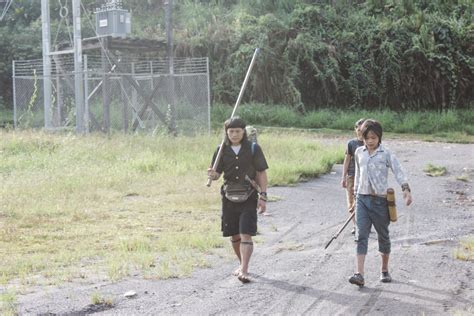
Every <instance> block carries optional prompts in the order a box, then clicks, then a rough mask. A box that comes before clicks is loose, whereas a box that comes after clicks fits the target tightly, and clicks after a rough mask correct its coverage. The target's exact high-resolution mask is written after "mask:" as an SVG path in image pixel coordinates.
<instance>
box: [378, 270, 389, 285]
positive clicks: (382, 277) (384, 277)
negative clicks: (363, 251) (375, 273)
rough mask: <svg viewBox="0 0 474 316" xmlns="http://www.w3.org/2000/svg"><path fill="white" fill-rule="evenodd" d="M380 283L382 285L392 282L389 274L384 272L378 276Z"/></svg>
mask: <svg viewBox="0 0 474 316" xmlns="http://www.w3.org/2000/svg"><path fill="white" fill-rule="evenodd" d="M380 281H381V282H383V283H389V282H392V277H391V276H390V273H388V271H384V272H382V273H381V274H380Z"/></svg>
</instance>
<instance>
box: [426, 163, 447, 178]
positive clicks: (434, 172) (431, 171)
mask: <svg viewBox="0 0 474 316" xmlns="http://www.w3.org/2000/svg"><path fill="white" fill-rule="evenodd" d="M423 171H424V172H425V174H426V175H428V176H430V177H440V176H443V175H444V174H445V173H446V171H447V170H446V167H443V166H437V165H434V164H432V163H428V164H427V165H426V167H425V168H424V169H423Z"/></svg>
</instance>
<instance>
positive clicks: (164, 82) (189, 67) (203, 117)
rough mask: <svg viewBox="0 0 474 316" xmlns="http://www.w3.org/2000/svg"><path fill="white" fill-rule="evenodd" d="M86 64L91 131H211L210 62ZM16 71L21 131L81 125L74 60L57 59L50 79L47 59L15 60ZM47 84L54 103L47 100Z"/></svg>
mask: <svg viewBox="0 0 474 316" xmlns="http://www.w3.org/2000/svg"><path fill="white" fill-rule="evenodd" d="M83 63H84V71H83V73H82V74H83V80H84V103H85V104H84V109H85V121H86V122H85V124H86V126H85V128H86V130H88V131H97V130H99V131H109V130H123V131H139V130H146V131H151V132H153V133H170V132H171V133H174V134H194V133H196V132H202V131H206V132H208V131H210V87H209V62H208V59H207V58H175V59H174V62H173V67H170V66H169V63H168V60H164V59H162V60H139V59H132V58H127V57H123V56H122V57H120V58H117V59H115V58H114V59H112V60H111V59H109V58H108V57H107V56H97V55H92V56H86V55H84V62H83ZM13 70H14V71H13V90H14V91H13V93H14V124H15V127H18V128H38V127H48V128H49V129H68V128H70V129H74V128H75V127H76V106H75V81H74V79H75V78H74V60H73V56H53V58H51V67H50V75H47V76H45V75H44V73H43V62H42V60H29V61H14V63H13ZM170 73H172V75H171V74H170ZM45 80H48V82H50V85H51V101H50V102H48V103H50V104H45V102H44V81H45ZM45 113H48V117H45ZM47 120H48V123H49V124H46V121H47Z"/></svg>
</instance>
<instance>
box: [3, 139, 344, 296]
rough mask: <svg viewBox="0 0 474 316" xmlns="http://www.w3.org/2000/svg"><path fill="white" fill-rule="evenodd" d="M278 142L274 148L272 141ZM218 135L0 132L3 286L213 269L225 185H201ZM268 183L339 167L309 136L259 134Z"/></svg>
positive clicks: (336, 153)
mask: <svg viewBox="0 0 474 316" xmlns="http://www.w3.org/2000/svg"><path fill="white" fill-rule="evenodd" d="M276 140H278V141H276ZM218 143H220V136H219V135H213V136H211V137H209V136H201V137H178V138H167V137H164V136H158V137H152V136H144V135H122V134H117V135H112V136H109V137H107V136H104V135H89V136H84V137H79V136H76V135H75V134H67V135H65V134H47V133H42V132H29V131H23V132H5V131H0V177H1V184H0V257H1V258H2V260H1V262H0V281H1V283H2V284H3V285H4V286H5V288H7V287H9V286H12V285H18V284H20V285H22V286H25V287H28V286H30V285H44V284H59V283H61V282H68V281H74V280H79V281H81V280H82V281H85V280H90V279H95V280H103V279H109V280H118V279H120V278H123V277H126V276H129V275H137V274H140V275H143V276H145V277H148V278H169V277H180V276H184V275H189V274H190V273H191V272H192V270H193V269H194V268H196V267H205V266H209V263H208V262H207V261H206V255H207V254H211V253H214V252H216V251H219V249H222V248H223V247H229V246H228V245H227V240H225V239H224V238H222V237H221V234H220V231H219V227H220V196H219V187H220V184H221V182H220V181H222V180H220V181H218V182H216V183H213V185H212V186H211V188H208V187H206V186H205V183H206V180H207V177H206V169H207V167H208V166H209V164H210V159H211V156H212V153H213V151H214V150H215V148H216V144H218ZM259 143H260V144H261V146H262V147H263V149H264V152H265V154H266V157H267V160H268V162H269V165H270V169H269V179H270V183H271V184H273V185H274V184H282V185H283V184H289V183H294V182H296V181H298V180H299V179H301V178H302V177H311V176H317V175H318V174H321V173H324V172H326V171H328V170H329V168H330V166H331V165H332V164H333V163H334V162H340V161H341V160H342V158H343V149H342V146H343V144H341V146H340V147H333V146H327V145H326V146H322V145H320V144H319V143H318V142H316V141H315V140H314V137H311V135H304V134H302V135H299V136H298V135H291V136H287V137H285V136H284V135H274V134H271V133H268V134H266V133H262V134H261V135H259Z"/></svg>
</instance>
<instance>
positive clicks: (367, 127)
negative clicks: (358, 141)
mask: <svg viewBox="0 0 474 316" xmlns="http://www.w3.org/2000/svg"><path fill="white" fill-rule="evenodd" d="M361 131H362V136H363V137H364V139H365V138H367V134H368V133H369V132H370V131H372V132H374V133H375V135H377V136H378V138H379V144H380V143H381V142H382V134H383V130H382V125H380V123H379V122H377V121H376V120H372V119H368V120H365V122H364V124H362V127H361Z"/></svg>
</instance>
